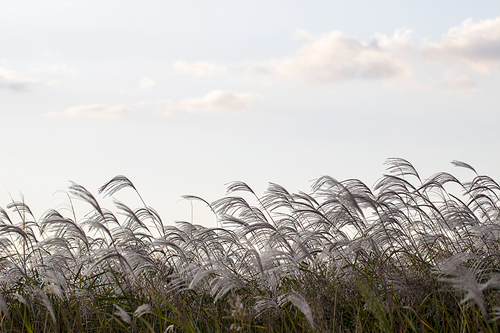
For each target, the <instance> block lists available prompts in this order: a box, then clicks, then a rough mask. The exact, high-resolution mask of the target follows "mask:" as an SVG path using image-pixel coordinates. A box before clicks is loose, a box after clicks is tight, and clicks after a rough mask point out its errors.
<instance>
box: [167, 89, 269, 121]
mask: <svg viewBox="0 0 500 333" xmlns="http://www.w3.org/2000/svg"><path fill="white" fill-rule="evenodd" d="M260 100H262V96H260V95H259V94H256V93H231V92H227V91H222V90H213V91H211V92H209V93H208V94H206V95H205V96H202V97H192V98H186V99H182V100H180V101H177V102H172V101H164V102H163V112H164V114H165V115H171V113H172V112H173V111H185V112H189V113H220V112H241V111H245V110H248V109H250V108H252V107H254V106H255V105H256V104H257V103H258V102H259V101H260Z"/></svg>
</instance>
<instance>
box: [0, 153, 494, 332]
mask: <svg viewBox="0 0 500 333" xmlns="http://www.w3.org/2000/svg"><path fill="white" fill-rule="evenodd" d="M453 164H454V165H455V166H457V167H461V168H466V169H468V170H467V171H468V172H469V173H470V180H468V181H465V182H460V181H459V180H458V179H457V178H455V177H454V176H453V175H451V174H449V173H444V172H441V173H436V174H434V175H433V176H431V177H429V178H428V179H422V178H421V177H420V176H419V174H418V173H417V171H416V170H415V169H414V167H413V166H412V165H411V164H410V163H409V162H408V161H406V160H404V159H399V158H392V159H389V160H388V161H387V174H386V175H383V176H382V177H381V178H380V179H379V180H378V182H377V183H376V184H375V185H374V186H373V188H369V187H368V186H366V185H365V184H364V183H363V182H362V181H360V180H357V179H347V180H343V181H337V180H335V179H334V178H331V177H328V176H323V177H320V178H319V179H317V180H316V181H315V183H314V184H313V185H312V188H311V189H310V191H309V192H308V193H305V192H299V193H289V192H288V191H287V190H286V189H285V188H283V187H281V186H280V185H277V184H273V183H271V184H270V185H269V188H268V190H267V191H266V192H265V193H264V194H263V195H259V194H256V193H254V192H253V190H252V189H251V188H250V187H249V186H248V185H247V184H245V183H243V182H233V183H231V184H229V185H228V187H227V195H226V196H225V197H223V198H221V199H219V200H217V201H215V202H212V203H208V202H206V201H204V200H203V199H202V198H198V197H194V196H186V197H185V198H186V199H187V200H200V201H202V202H204V203H205V204H207V205H208V206H209V207H210V208H211V209H212V211H213V213H214V215H215V216H216V218H217V226H218V227H216V228H207V227H204V226H203V225H200V224H193V223H190V222H177V223H175V225H171V224H166V223H164V222H163V221H162V219H161V218H160V216H159V215H158V213H157V212H156V211H155V210H154V209H153V208H151V207H149V206H148V205H147V204H146V203H145V202H144V201H143V200H142V197H140V195H139V192H138V191H137V189H136V187H135V186H134V184H133V183H132V182H131V181H130V180H129V179H127V178H126V177H124V176H117V177H115V178H113V179H112V180H111V181H109V182H108V183H106V184H104V185H103V186H102V187H101V188H100V189H99V194H100V196H101V197H108V196H114V195H115V193H116V192H118V191H121V190H123V191H135V192H136V193H137V195H138V198H139V199H140V201H141V202H142V205H141V206H140V207H138V208H131V207H129V206H127V205H125V204H123V203H121V202H119V201H115V205H114V207H112V208H111V209H107V208H105V207H102V206H101V205H100V203H99V201H98V199H97V197H96V196H94V194H92V193H91V192H89V191H88V190H87V189H85V188H84V187H83V186H81V185H78V184H72V185H71V186H70V188H69V191H68V193H69V196H68V202H67V207H66V208H65V209H60V210H55V209H49V210H47V211H46V212H45V213H44V214H43V216H42V217H40V218H35V216H33V214H32V213H31V211H30V209H29V207H28V205H27V204H26V203H25V202H22V201H15V200H13V201H12V202H11V203H8V204H7V206H5V209H3V208H2V209H0V288H1V291H0V312H1V313H0V330H1V331H4V332H30V333H31V332H498V330H499V326H498V320H497V319H498V318H500V203H499V195H500V185H499V184H498V183H497V182H495V180H493V179H491V178H490V177H488V176H485V175H481V174H478V173H476V171H475V169H474V168H473V167H471V166H470V165H468V164H466V163H463V162H458V161H454V162H453ZM451 188H453V190H450V189H451ZM457 189H458V190H457ZM244 198H247V199H244ZM249 198H251V199H249ZM76 200H79V201H83V202H84V203H85V205H86V207H88V212H87V213H86V214H85V215H84V216H77V214H76V211H75V209H74V208H73V202H74V201H76ZM201 222H202V221H201Z"/></svg>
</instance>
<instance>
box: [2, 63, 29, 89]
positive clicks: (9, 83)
mask: <svg viewBox="0 0 500 333" xmlns="http://www.w3.org/2000/svg"><path fill="white" fill-rule="evenodd" d="M36 82H37V81H36V80H35V79H33V78H32V77H30V76H29V75H28V74H25V73H21V72H18V71H14V70H10V69H6V68H1V67H0V89H1V88H3V89H9V90H13V91H27V90H29V89H30V88H31V86H32V85H33V84H35V83H36Z"/></svg>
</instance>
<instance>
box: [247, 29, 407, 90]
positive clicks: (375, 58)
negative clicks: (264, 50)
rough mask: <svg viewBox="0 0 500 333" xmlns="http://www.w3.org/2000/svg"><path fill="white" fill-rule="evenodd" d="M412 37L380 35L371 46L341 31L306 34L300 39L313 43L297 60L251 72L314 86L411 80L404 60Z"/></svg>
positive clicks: (281, 61) (301, 33)
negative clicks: (383, 80)
mask: <svg viewBox="0 0 500 333" xmlns="http://www.w3.org/2000/svg"><path fill="white" fill-rule="evenodd" d="M410 33H411V31H410V30H397V31H396V32H395V33H394V35H393V36H391V37H388V36H385V35H382V34H377V35H375V36H374V37H373V38H372V39H371V40H370V41H369V42H360V41H358V40H356V39H354V38H352V37H348V36H346V35H344V34H343V33H342V32H341V31H332V32H330V33H325V34H321V35H319V36H317V35H313V34H310V33H308V32H307V31H303V30H302V31H299V32H298V33H297V37H306V38H307V39H309V42H308V43H307V44H306V45H304V46H303V47H302V48H301V49H299V50H298V51H297V52H296V54H295V55H294V56H292V57H288V58H282V59H272V60H270V61H267V62H263V63H256V64H252V65H251V66H250V70H251V72H252V73H255V74H258V75H261V76H264V77H270V78H273V79H276V78H278V79H295V78H297V79H299V80H301V81H303V82H305V83H307V84H312V85H323V84H330V83H334V82H341V81H345V80H349V79H386V78H393V77H397V76H409V75H410V74H411V73H412V68H411V66H410V65H409V64H408V63H407V62H406V61H405V60H404V59H403V58H404V56H405V55H406V54H407V53H408V51H410V50H411V49H412V45H411V44H410V42H409V35H410Z"/></svg>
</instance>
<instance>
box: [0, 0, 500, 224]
mask: <svg viewBox="0 0 500 333" xmlns="http://www.w3.org/2000/svg"><path fill="white" fill-rule="evenodd" d="M499 69H500V2H499V1H498V0H494V1H476V2H471V1H462V0H454V1H426V0H424V1H405V0H403V1H361V0H357V1H332V0H330V1H314V0H311V1H307V2H306V1H294V0H290V1H269V0H268V1H260V0H253V1H245V0H242V1H225V0H221V1H217V2H213V1H201V0H200V1H153V0H145V1H127V0H121V1H113V0H109V1H102V0H101V1H93V0H87V1H72V0H64V1H63V0H53V1H48V0H38V1H22V0H19V1H13V0H12V1H11V0H4V1H1V2H0V116H1V120H0V124H1V127H0V151H1V154H0V206H1V207H4V208H5V207H6V206H7V204H8V203H9V202H10V201H11V198H13V199H14V200H21V198H24V200H25V201H26V203H27V204H28V205H29V206H30V207H31V209H32V211H33V212H34V214H35V216H36V217H37V218H38V217H40V216H41V215H42V214H43V213H44V211H45V210H47V209H49V208H61V207H63V206H64V205H65V204H66V205H67V200H66V199H65V198H66V197H65V195H64V193H63V192H62V191H65V190H67V189H68V187H69V185H70V181H73V182H75V183H78V184H81V185H83V186H85V187H86V188H87V189H88V190H89V191H91V192H93V193H94V194H95V195H96V196H98V195H97V190H98V188H99V187H100V186H101V185H102V184H104V183H105V182H107V181H108V180H110V179H111V178H113V177H114V176H116V175H125V176H127V177H128V178H129V179H130V180H131V181H132V182H133V183H134V184H135V186H136V187H137V188H138V190H139V191H140V192H141V195H142V196H143V198H144V199H145V201H146V202H147V203H148V204H149V205H150V206H152V207H153V208H155V209H156V210H157V211H158V212H159V213H160V214H161V216H162V218H163V220H164V222H165V223H173V222H174V221H179V220H187V221H191V220H193V222H195V223H199V224H204V225H207V226H213V225H215V219H214V218H213V216H211V215H210V213H209V210H208V209H207V208H206V207H204V205H203V204H201V203H195V204H193V205H191V203H190V202H188V201H186V200H183V199H182V195H196V196H200V197H202V198H204V199H205V200H207V201H214V200H216V199H219V198H221V197H223V196H224V195H225V189H226V184H227V183H228V182H231V181H236V180H239V181H244V182H246V183H247V184H249V185H250V187H252V188H253V189H254V190H255V192H256V193H258V194H263V193H264V191H265V189H266V188H267V186H268V183H269V182H273V183H278V184H280V185H282V186H284V187H285V188H287V189H288V190H289V191H290V192H297V191H299V190H300V191H304V192H309V188H310V186H311V184H312V181H313V180H314V179H317V178H318V177H320V176H322V175H330V176H332V177H334V178H335V179H337V180H343V179H348V178H358V179H361V180H362V181H364V182H365V183H366V184H367V185H369V186H372V185H373V184H374V183H375V181H376V180H377V179H379V178H380V177H381V176H382V174H383V173H384V172H385V166H384V162H385V161H386V159H387V158H390V157H401V158H405V159H407V160H409V161H410V162H411V163H413V164H414V166H415V167H416V168H417V170H418V171H419V172H420V174H421V175H422V177H423V178H426V177H429V176H431V175H432V174H434V173H436V172H440V171H447V172H451V173H453V174H456V175H457V176H459V178H460V179H461V180H468V179H470V178H471V177H473V174H472V173H471V172H470V171H467V170H461V169H457V168H456V167H453V166H452V165H451V163H450V162H451V161H452V160H460V161H464V162H466V163H469V164H471V165H472V166H474V167H475V168H476V170H477V171H478V172H479V173H480V174H486V175H489V176H491V177H493V178H494V179H496V180H497V181H500V154H499V153H498V152H499V144H500V131H499V130H498V128H499V125H500V109H499V107H500V94H499V93H498V92H499V91H500V76H499ZM98 197H100V196H98ZM116 199H118V200H120V201H123V202H124V203H125V204H129V205H131V206H136V205H138V202H137V200H136V198H135V197H133V195H132V194H131V193H130V192H128V193H127V192H126V191H125V192H124V193H119V194H118V195H117V196H116ZM100 200H101V199H100ZM102 200H103V201H102V202H103V204H104V205H105V206H106V207H108V208H111V207H112V205H113V203H112V201H110V199H109V198H108V199H102ZM81 213H82V214H83V213H85V208H82V210H81Z"/></svg>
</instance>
